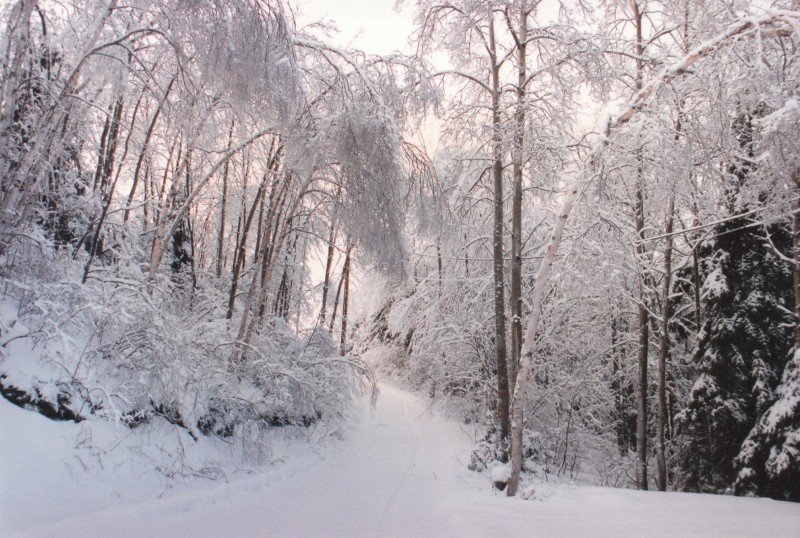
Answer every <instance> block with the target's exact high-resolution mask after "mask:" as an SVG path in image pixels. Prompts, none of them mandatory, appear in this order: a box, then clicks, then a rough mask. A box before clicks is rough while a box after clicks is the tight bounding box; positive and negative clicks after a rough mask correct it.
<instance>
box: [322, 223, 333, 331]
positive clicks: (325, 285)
mask: <svg viewBox="0 0 800 538" xmlns="http://www.w3.org/2000/svg"><path fill="white" fill-rule="evenodd" d="M335 252H336V225H335V224H334V223H333V221H331V227H330V230H329V232H328V255H327V256H326V258H325V280H324V281H323V282H322V308H320V309H319V322H320V325H321V326H323V327H324V326H325V318H326V317H327V314H328V289H329V288H330V285H331V269H332V268H333V255H334V253H335Z"/></svg>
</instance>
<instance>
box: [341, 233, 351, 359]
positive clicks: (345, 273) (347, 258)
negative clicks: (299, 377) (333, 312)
mask: <svg viewBox="0 0 800 538" xmlns="http://www.w3.org/2000/svg"><path fill="white" fill-rule="evenodd" d="M352 252H353V244H352V243H349V242H348V246H347V252H345V255H344V269H342V280H343V281H344V295H343V296H342V333H341V339H340V343H341V354H342V355H343V356H344V355H345V354H346V353H347V321H348V319H347V313H348V307H349V301H350V263H351V259H352V258H351V253H352Z"/></svg>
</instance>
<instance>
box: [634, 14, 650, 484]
mask: <svg viewBox="0 0 800 538" xmlns="http://www.w3.org/2000/svg"><path fill="white" fill-rule="evenodd" d="M638 1H639V0H631V8H632V10H633V17H634V25H635V27H636V91H637V93H638V92H640V91H641V90H642V87H643V79H644V60H643V58H644V38H643V36H642V32H643V22H642V21H643V17H644V12H643V11H642V10H641V9H640V6H639V4H638ZM636 162H637V169H636V216H635V219H636V237H637V239H638V241H639V242H638V244H637V246H636V257H637V259H638V261H639V263H644V253H645V246H644V224H645V220H644V184H643V183H644V171H643V166H644V165H643V157H642V150H641V149H638V150H636ZM645 291H646V278H645V276H644V275H642V277H641V278H640V280H639V306H638V324H639V360H638V372H637V374H638V375H637V391H636V411H637V413H636V454H637V457H638V460H639V473H638V476H637V481H638V482H639V488H641V489H643V490H646V489H647V360H648V350H649V342H650V331H649V329H650V326H649V322H650V318H649V315H648V313H647V307H646V299H647V297H646V293H645Z"/></svg>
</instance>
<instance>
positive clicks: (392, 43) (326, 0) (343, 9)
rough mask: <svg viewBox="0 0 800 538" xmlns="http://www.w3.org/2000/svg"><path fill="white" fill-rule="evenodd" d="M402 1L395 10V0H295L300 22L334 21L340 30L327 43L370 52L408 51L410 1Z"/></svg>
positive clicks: (410, 28)
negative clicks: (400, 8)
mask: <svg viewBox="0 0 800 538" xmlns="http://www.w3.org/2000/svg"><path fill="white" fill-rule="evenodd" d="M405 4H406V5H405V6H404V7H403V9H402V10H401V11H399V12H398V11H397V10H396V9H395V7H394V6H395V0H296V5H297V6H298V8H299V13H298V23H299V24H301V25H302V24H307V23H309V22H312V21H317V20H320V19H326V20H328V21H333V22H335V23H336V26H337V27H338V28H339V30H340V33H339V35H338V36H336V37H333V38H331V39H330V40H329V41H330V42H332V43H333V44H335V45H338V46H345V45H347V46H351V47H354V48H357V49H360V50H363V51H364V52H368V53H373V54H389V53H391V52H394V51H400V52H408V51H409V48H408V44H407V41H408V36H409V35H410V34H411V31H412V29H413V25H412V17H413V2H410V1H408V2H405Z"/></svg>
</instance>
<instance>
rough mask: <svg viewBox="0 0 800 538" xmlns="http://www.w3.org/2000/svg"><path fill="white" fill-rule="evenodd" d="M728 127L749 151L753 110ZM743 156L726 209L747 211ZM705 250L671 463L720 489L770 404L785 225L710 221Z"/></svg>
mask: <svg viewBox="0 0 800 538" xmlns="http://www.w3.org/2000/svg"><path fill="white" fill-rule="evenodd" d="M734 130H735V132H736V134H737V138H738V142H739V145H740V148H741V149H742V150H743V151H742V153H744V154H745V155H749V157H752V142H753V126H752V116H751V115H743V116H741V117H740V118H739V119H738V120H737V121H736V122H735V124H734ZM750 162H752V160H751V159H748V158H743V159H739V160H737V161H736V162H735V163H734V164H733V165H732V166H731V168H730V172H731V174H730V177H731V184H730V187H729V190H728V205H729V210H730V212H731V213H732V214H733V215H735V214H742V213H745V212H747V209H748V207H747V206H746V205H744V204H742V203H741V202H740V197H739V194H740V192H741V189H742V186H743V184H744V183H745V181H746V180H747V179H748V176H749V175H750V173H751V172H752V170H751V166H750V164H749V163H750ZM776 250H777V251H778V252H776ZM712 252H714V254H713V256H712V259H711V260H710V267H709V268H710V271H709V273H708V275H707V277H706V279H705V282H704V285H703V302H704V304H703V311H704V314H705V316H704V322H703V325H702V329H701V331H700V334H699V335H698V343H697V347H696V350H695V353H694V356H693V363H694V366H695V372H696V381H695V383H694V385H693V387H692V390H691V392H690V395H689V400H688V403H687V405H686V408H685V409H684V410H683V411H682V413H681V415H680V416H679V432H680V439H679V467H680V471H681V475H682V476H681V482H682V485H683V488H684V489H686V490H689V491H700V492H716V493H720V492H723V491H726V490H728V489H730V488H731V487H732V486H733V484H734V480H735V478H736V467H735V461H734V460H735V459H736V457H737V455H738V454H739V451H740V448H741V446H742V443H743V442H744V441H745V439H746V438H747V436H748V434H749V433H750V431H751V430H752V429H753V427H754V426H755V424H756V422H757V421H758V418H759V416H761V415H762V414H763V413H764V412H765V411H766V410H767V409H768V408H769V406H770V405H771V404H772V403H773V402H774V400H775V388H776V387H777V385H778V383H779V380H780V376H781V373H782V372H783V369H784V366H785V365H786V362H787V359H788V357H789V353H790V350H791V346H792V340H793V339H792V331H793V325H794V319H793V316H792V314H791V312H792V311H793V307H794V296H793V288H792V268H791V267H790V265H789V264H787V263H786V262H785V261H784V258H783V257H788V256H789V255H790V252H791V235H790V232H789V230H788V228H787V226H786V225H784V224H775V225H771V226H769V227H764V226H763V225H760V224H759V223H758V222H756V221H755V220H754V218H753V217H743V218H740V219H732V220H728V221H727V222H724V223H722V224H720V225H718V226H717V227H716V229H715V238H714V240H713V244H712Z"/></svg>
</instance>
